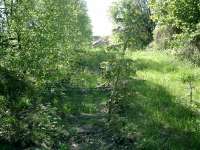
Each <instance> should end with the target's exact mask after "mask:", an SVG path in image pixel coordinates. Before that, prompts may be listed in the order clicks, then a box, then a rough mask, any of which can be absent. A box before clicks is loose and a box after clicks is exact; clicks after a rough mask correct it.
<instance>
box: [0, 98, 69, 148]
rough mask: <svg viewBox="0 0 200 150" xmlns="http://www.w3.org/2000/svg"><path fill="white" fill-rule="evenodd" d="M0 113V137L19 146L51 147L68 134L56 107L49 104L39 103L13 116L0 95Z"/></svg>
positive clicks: (56, 145)
mask: <svg viewBox="0 0 200 150" xmlns="http://www.w3.org/2000/svg"><path fill="white" fill-rule="evenodd" d="M0 114H1V115H0V120H1V122H0V139H1V140H4V141H7V142H9V143H10V144H17V145H18V146H19V147H32V146H34V147H38V148H43V149H53V148H56V147H58V146H59V145H62V144H63V143H64V140H66V138H67V136H68V132H67V131H66V130H64V125H63V124H62V122H61V118H60V117H59V116H58V115H57V109H56V108H54V107H52V106H51V105H50V104H47V105H42V104H40V105H38V106H36V108H29V109H26V111H22V112H19V113H18V116H14V115H12V114H11V112H10V111H9V109H8V108H6V99H5V98H2V97H1V99H0Z"/></svg>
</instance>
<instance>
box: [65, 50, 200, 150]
mask: <svg viewBox="0 0 200 150" xmlns="http://www.w3.org/2000/svg"><path fill="white" fill-rule="evenodd" d="M113 57H114V54H113V53H106V52H104V51H103V50H101V49H96V50H91V51H87V53H86V55H85V56H84V57H82V59H81V64H82V65H83V70H82V71H81V72H80V73H79V74H77V75H76V76H74V81H75V82H74V83H75V84H76V85H78V86H79V87H84V88H88V89H89V88H94V87H96V86H97V85H99V84H102V83H103V82H104V81H103V80H102V78H101V72H100V70H99V66H100V63H101V62H102V61H106V60H108V59H110V58H113ZM126 59H131V60H133V61H134V67H135V69H136V70H137V72H136V75H134V76H131V77H130V78H128V77H127V79H128V80H129V82H128V85H127V89H128V93H129V95H127V96H126V102H127V104H128V105H127V108H126V109H125V110H124V114H122V116H121V117H122V118H124V120H125V124H124V126H123V127H122V128H121V130H123V133H125V134H126V136H131V137H133V138H134V140H135V143H134V144H133V145H132V146H130V147H129V149H147V150H162V149H163V150H190V149H191V150H198V149H199V148H200V140H199V139H200V114H199V113H198V111H199V108H198V107H197V106H196V105H195V104H194V103H190V102H189V96H188V92H189V91H188V89H187V84H185V83H183V82H182V80H181V78H182V76H183V75H185V74H193V75H195V76H197V77H198V75H200V68H198V67H195V66H194V65H192V64H191V63H189V62H187V61H185V62H184V61H180V60H178V59H177V58H175V57H174V56H171V55H169V54H167V53H164V52H158V51H136V52H130V51H129V52H127V54H126ZM133 74H134V73H133ZM80 77H81V79H82V80H77V79H80ZM194 86H195V91H194V100H195V101H196V102H200V92H199V90H200V81H199V80H197V81H196V82H195V83H194ZM107 100H108V93H102V92H89V93H87V94H84V95H81V94H80V93H76V92H75V93H73V92H70V95H69V97H68V99H67V103H66V106H67V107H68V109H70V110H69V112H72V113H74V112H76V113H79V114H81V113H89V114H96V113H98V112H99V111H100V109H101V107H102V105H105V103H106V101H107ZM90 121H91V122H93V123H91V124H95V121H97V120H95V119H91V120H90ZM80 122H81V120H80ZM83 122H85V120H83ZM85 124H87V121H86V123H85ZM72 126H73V125H72ZM90 138H91V137H90ZM133 147H134V148H133ZM99 149H101V148H99Z"/></svg>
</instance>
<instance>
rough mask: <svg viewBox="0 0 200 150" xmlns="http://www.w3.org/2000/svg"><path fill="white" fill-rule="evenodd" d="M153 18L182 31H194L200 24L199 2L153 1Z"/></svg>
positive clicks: (180, 0)
mask: <svg viewBox="0 0 200 150" xmlns="http://www.w3.org/2000/svg"><path fill="white" fill-rule="evenodd" d="M150 7H151V9H152V13H153V16H152V18H153V19H154V20H155V21H157V22H159V23H161V24H167V25H172V26H174V27H177V28H179V29H181V30H194V29H196V24H197V23H199V21H200V17H199V13H200V4H199V0H160V1H156V0H151V1H150Z"/></svg>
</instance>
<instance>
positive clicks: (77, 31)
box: [1, 0, 91, 81]
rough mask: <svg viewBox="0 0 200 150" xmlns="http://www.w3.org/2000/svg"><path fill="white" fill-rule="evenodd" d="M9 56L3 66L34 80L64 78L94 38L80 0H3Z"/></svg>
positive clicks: (2, 61) (7, 55)
mask: <svg viewBox="0 0 200 150" xmlns="http://www.w3.org/2000/svg"><path fill="white" fill-rule="evenodd" d="M3 5H4V8H5V9H6V12H7V13H6V21H7V24H6V27H5V29H6V41H7V46H6V50H5V53H6V56H5V57H3V59H1V65H3V66H5V67H6V68H8V69H10V70H15V71H16V72H18V73H19V74H23V75H25V76H26V75H28V76H31V77H33V78H34V80H40V81H41V80H52V79H58V78H62V76H66V74H69V72H70V69H71V68H70V66H71V64H72V63H73V62H74V58H73V56H74V55H76V53H77V52H78V51H79V50H80V49H82V48H83V47H84V46H85V45H86V44H88V43H89V41H90V39H91V28H90V21H89V18H88V16H87V12H86V9H85V3H84V1H81V0H75V1H73V0H62V1H59V2H57V1H55V0H53V1H47V0H41V1H37V0H23V1H21V0H19V1H14V0H4V3H3Z"/></svg>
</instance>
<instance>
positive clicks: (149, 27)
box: [111, 0, 154, 48]
mask: <svg viewBox="0 0 200 150" xmlns="http://www.w3.org/2000/svg"><path fill="white" fill-rule="evenodd" d="M111 17H112V19H113V22H114V23H115V29H114V37H115V38H116V39H115V40H116V41H117V42H118V43H121V42H122V43H123V41H127V40H128V47H130V48H144V47H145V46H147V45H148V44H149V43H150V42H151V40H152V31H153V28H154V23H153V22H152V20H151V19H150V10H149V8H148V5H147V1H146V0H143V1H141V0H134V1H133V0H120V1H118V2H116V3H114V4H113V6H112V7H111Z"/></svg>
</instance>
